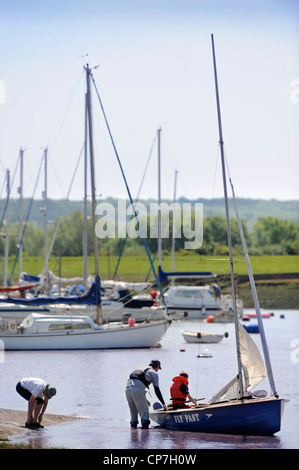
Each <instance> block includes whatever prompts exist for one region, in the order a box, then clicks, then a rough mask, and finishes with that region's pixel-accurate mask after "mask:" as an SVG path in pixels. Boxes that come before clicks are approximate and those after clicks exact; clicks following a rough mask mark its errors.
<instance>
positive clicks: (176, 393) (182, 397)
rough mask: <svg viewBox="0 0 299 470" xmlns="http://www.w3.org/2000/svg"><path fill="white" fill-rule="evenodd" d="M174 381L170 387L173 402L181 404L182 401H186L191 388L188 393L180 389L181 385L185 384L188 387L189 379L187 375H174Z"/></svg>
mask: <svg viewBox="0 0 299 470" xmlns="http://www.w3.org/2000/svg"><path fill="white" fill-rule="evenodd" d="M172 381H173V384H172V385H171V387H170V395H171V398H172V404H173V405H180V404H182V403H185V401H186V398H187V394H188V393H189V390H188V392H187V393H183V392H182V391H181V390H180V386H181V385H182V384H184V385H186V387H187V389H188V384H189V382H188V379H186V377H183V376H181V375H179V376H178V377H174V378H173V379H172Z"/></svg>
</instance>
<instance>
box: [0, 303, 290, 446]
mask: <svg viewBox="0 0 299 470" xmlns="http://www.w3.org/2000/svg"><path fill="white" fill-rule="evenodd" d="M248 311H250V310H248ZM273 313H274V316H272V317H271V318H269V319H265V320H264V326H265V332H266V337H267V342H268V346H269V350H270V356H271V361H272V368H273V373H274V379H275V384H276V389H277V391H278V393H279V395H280V396H281V397H283V398H286V399H287V400H289V402H288V403H287V404H286V407H285V412H284V416H283V420H282V429H281V431H280V432H279V433H277V434H276V435H275V436H273V437H250V436H245V437H244V436H226V435H216V434H202V433H190V432H181V431H168V430H164V429H159V428H158V427H154V426H153V427H151V428H150V429H149V430H142V429H141V428H137V429H131V428H130V424H129V409H128V406H127V402H126V399H125V393H124V390H125V385H126V381H127V378H128V376H129V374H130V372H131V371H132V370H133V369H135V368H136V367H138V366H140V365H147V364H148V363H149V362H150V360H151V359H155V358H158V359H159V360H160V361H161V364H162V370H160V371H159V377H160V388H161V391H162V394H163V395H164V398H165V401H166V402H169V396H170V394H169V388H170V385H171V383H172V378H173V377H174V376H175V375H177V374H178V373H179V372H180V371H181V370H186V371H187V372H188V373H189V389H190V393H191V395H192V396H193V397H196V398H205V399H206V400H208V399H209V398H211V397H212V396H213V395H214V394H215V393H216V392H217V391H218V389H219V388H220V387H221V386H222V385H223V384H224V383H226V382H227V381H228V380H230V379H231V378H233V377H234V376H235V374H236V370H237V369H236V367H237V366H236V353H235V338H234V328H233V324H231V323H227V324H219V323H218V324H208V323H206V322H203V321H198V320H181V321H176V322H173V323H172V325H171V326H170V328H169V329H168V331H167V333H166V336H165V337H164V339H163V340H162V343H161V347H160V348H154V349H138V350H102V351H101V350H99V351H38V352H36V351H24V352H17V351H16V352H14V351H7V352H5V353H4V360H3V361H2V363H0V370H1V374H0V408H7V409H15V410H26V409H27V404H26V403H25V401H24V400H23V399H22V398H21V397H20V396H19V395H18V394H17V393H16V391H15V386H16V383H17V382H18V380H20V379H21V378H22V377H26V376H27V377H28V376H31V377H34V376H35V377H41V378H44V379H45V380H46V381H48V382H49V383H51V384H52V385H53V386H55V387H56V388H57V395H56V396H55V397H53V398H52V399H51V400H50V401H49V405H48V409H47V412H49V413H55V414H65V415H77V416H80V417H82V419H80V420H78V421H72V422H66V423H62V424H59V425H57V426H49V427H47V428H45V429H43V430H41V431H30V432H28V431H27V430H26V432H25V433H24V432H22V433H20V435H19V436H16V437H14V438H13V441H14V442H16V443H24V444H32V445H34V446H42V447H58V448H68V449H106V450H108V449H111V450H113V449H131V450H133V449H134V450H136V449H155V450H159V449H168V451H169V450H173V451H175V450H182V449H189V450H190V449H296V448H299V425H298V417H299V310H288V311H279V310H274V311H273ZM254 322H255V320H250V323H254ZM183 329H197V330H198V331H202V332H210V331H212V332H217V333H224V332H227V333H228V337H227V338H223V340H222V342H221V343H217V344H210V345H207V344H201V345H198V344H188V343H186V342H185V341H184V338H183V336H182V335H181V333H180V331H181V330H183ZM252 337H253V339H254V340H255V342H256V343H257V344H258V346H260V338H259V335H257V334H253V335H252ZM201 353H206V354H209V355H211V356H212V357H198V355H199V354H201ZM259 388H262V389H266V390H268V391H269V386H268V382H267V381H265V383H263V384H261V385H260V386H259ZM148 399H149V401H150V402H151V403H154V402H155V401H157V399H156V397H155V394H154V392H153V390H152V387H150V392H149V393H148Z"/></svg>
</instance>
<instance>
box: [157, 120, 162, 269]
mask: <svg viewBox="0 0 299 470" xmlns="http://www.w3.org/2000/svg"><path fill="white" fill-rule="evenodd" d="M161 226H162V221H161V127H159V129H158V265H159V268H161V266H162V233H161Z"/></svg>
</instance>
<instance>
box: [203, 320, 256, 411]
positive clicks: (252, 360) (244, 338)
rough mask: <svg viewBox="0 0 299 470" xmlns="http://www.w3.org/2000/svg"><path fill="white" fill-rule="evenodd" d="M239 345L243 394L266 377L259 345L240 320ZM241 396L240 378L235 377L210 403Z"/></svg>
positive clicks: (246, 393)
mask: <svg viewBox="0 0 299 470" xmlns="http://www.w3.org/2000/svg"><path fill="white" fill-rule="evenodd" d="M239 346H240V354H241V365H242V371H243V378H244V380H243V386H244V390H243V396H246V395H248V393H249V392H250V391H251V390H252V389H253V388H254V387H255V386H256V385H257V384H258V383H259V382H261V381H262V380H263V379H264V378H265V366H264V362H263V360H262V357H261V354H260V352H259V349H258V347H257V346H256V344H255V343H254V341H253V340H252V339H251V337H250V335H249V334H248V333H247V331H246V330H245V329H244V328H243V326H242V325H241V323H240V322H239ZM236 398H240V397H239V393H238V378H237V377H235V378H234V379H232V380H231V381H230V382H228V383H227V384H225V385H224V386H223V387H221V389H220V390H219V391H218V392H217V393H216V395H214V396H213V398H212V399H211V400H210V402H209V403H215V402H219V401H225V400H234V399H236Z"/></svg>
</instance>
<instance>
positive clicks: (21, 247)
mask: <svg viewBox="0 0 299 470" xmlns="http://www.w3.org/2000/svg"><path fill="white" fill-rule="evenodd" d="M23 157H24V150H23V149H22V148H21V149H20V186H19V188H18V192H19V195H20V205H19V217H20V221H19V279H20V278H21V274H22V256H23V243H22V232H23Z"/></svg>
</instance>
